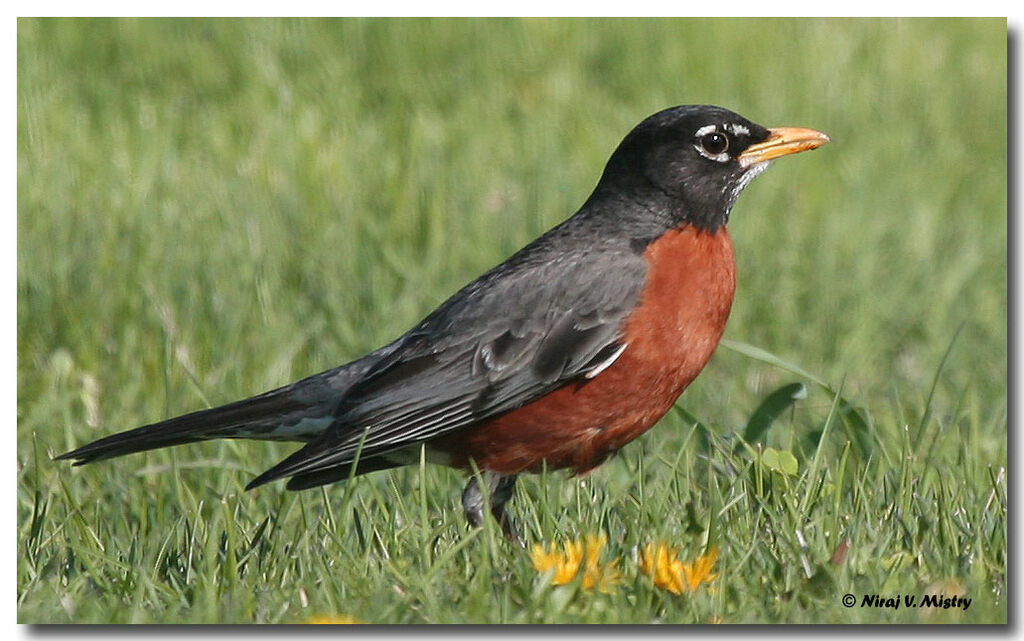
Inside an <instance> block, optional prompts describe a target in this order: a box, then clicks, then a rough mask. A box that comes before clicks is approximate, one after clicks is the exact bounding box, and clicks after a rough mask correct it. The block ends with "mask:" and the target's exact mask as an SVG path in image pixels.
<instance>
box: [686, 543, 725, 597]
mask: <svg viewBox="0 0 1024 641" xmlns="http://www.w3.org/2000/svg"><path fill="white" fill-rule="evenodd" d="M717 560H718V546H717V545H716V546H713V547H712V548H711V549H710V550H708V553H707V554H702V555H701V556H698V557H697V558H696V559H694V560H693V561H691V562H690V563H684V564H683V576H684V577H685V578H686V584H687V585H688V586H689V587H690V592H696V591H697V588H699V587H700V584H701V583H711V582H712V581H714V580H715V579H717V578H718V574H717V573H714V572H712V571H711V569H712V568H713V567H715V561H717Z"/></svg>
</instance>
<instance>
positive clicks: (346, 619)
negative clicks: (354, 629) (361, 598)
mask: <svg viewBox="0 0 1024 641" xmlns="http://www.w3.org/2000/svg"><path fill="white" fill-rule="evenodd" d="M306 623H315V624H320V625H333V624H341V623H362V621H359V620H358V619H356V618H355V617H350V616H348V615H347V614H337V615H333V616H331V615H326V614H321V615H319V616H315V617H313V618H312V619H310V620H309V621H307V622H306Z"/></svg>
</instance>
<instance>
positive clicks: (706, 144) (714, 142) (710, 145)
mask: <svg viewBox="0 0 1024 641" xmlns="http://www.w3.org/2000/svg"><path fill="white" fill-rule="evenodd" d="M700 146H701V147H702V148H703V149H704V151H706V152H707V153H708V155H709V156H717V155H718V154H722V153H725V151H726V150H727V149H728V148H729V137H728V136H726V135H725V134H723V133H721V132H718V131H712V132H711V133H708V134H704V135H703V136H701V137H700Z"/></svg>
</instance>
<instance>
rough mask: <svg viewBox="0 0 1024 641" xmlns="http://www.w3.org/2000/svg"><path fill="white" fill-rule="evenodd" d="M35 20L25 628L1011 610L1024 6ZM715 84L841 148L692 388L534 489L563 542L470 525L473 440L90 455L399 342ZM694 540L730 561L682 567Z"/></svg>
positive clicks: (753, 196)
mask: <svg viewBox="0 0 1024 641" xmlns="http://www.w3.org/2000/svg"><path fill="white" fill-rule="evenodd" d="M17 48H18V62H17V70H18V178H17V186H18V217H17V222H18V226H17V234H18V238H17V240H18V255H17V265H18V274H17V287H18V300H17V328H18V346H17V350H18V352H17V353H18V363H17V375H18V391H17V399H18V401H17V411H18V416H17V420H18V425H17V455H18V480H17V484H18V489H17V514H18V517H17V526H18V563H17V585H18V588H17V597H18V619H19V621H21V622H23V623H42V622H82V623H87V622H88V623H109V622H115V623H121V622H151V623H179V622H180V623H214V622H218V623H220V622H223V623H249V622H270V623H291V622H305V621H313V620H352V619H354V620H357V621H360V622H365V623H479V622H495V623H497V622H503V623H538V622H559V623H584V622H622V623H649V622H664V623H709V622H722V623H770V622H771V623H774V622H790V623H811V622H813V623H819V622H829V623H889V622H901V623H903V622H905V623H918V622H966V623H988V622H1005V621H1006V617H1007V560H1006V559H1007V500H1006V493H1007V479H1006V466H1007V279H1006V274H1007V196H1006V194H1007V175H1006V166H1007V143H1006V140H1007V127H1006V122H1007V113H1006V102H1007V94H1006V78H1007V74H1006V71H1007V68H1006V23H1005V21H1004V20H998V19H996V20H980V19H979V20H553V19H536V20H265V21H261V20H35V19H22V20H19V21H18V45H17ZM683 103H711V104H718V105H722V106H725V107H728V108H731V109H733V110H735V111H738V112H739V113H741V114H743V115H745V116H747V117H749V118H751V119H752V120H755V121H757V122H760V123H761V124H764V125H768V126H776V125H795V126H806V127H813V128H816V129H821V130H823V131H826V132H827V133H829V134H830V135H831V136H832V139H833V142H832V143H831V144H829V145H827V146H825V147H824V148H822V149H820V150H818V151H816V152H814V153H811V154H801V155H799V156H796V157H794V158H792V159H786V160H783V161H782V162H779V163H778V164H777V165H776V166H775V167H773V168H772V169H771V170H770V171H768V172H767V173H766V174H765V175H764V176H762V177H761V178H759V179H758V180H757V181H755V182H754V184H752V185H751V186H750V187H749V188H748V189H747V190H746V191H745V192H744V194H743V196H742V197H741V198H740V200H739V202H738V204H737V206H736V207H735V209H734V210H733V213H732V218H731V221H732V222H731V224H730V232H731V234H732V238H733V242H734V245H735V248H736V255H737V265H738V267H737V271H738V281H739V283H738V289H737V293H736V302H735V304H734V306H733V312H732V317H731V319H730V324H729V327H728V329H727V331H726V341H725V342H724V343H723V345H722V346H721V347H720V348H719V350H718V351H717V353H716V355H715V356H714V358H713V360H712V361H711V363H710V364H709V365H708V367H707V368H706V369H705V371H704V373H703V374H702V375H701V377H700V378H698V379H697V381H696V382H695V383H694V384H693V385H692V386H691V387H690V389H689V390H687V392H686V393H685V394H684V395H683V397H682V398H681V399H680V401H679V403H678V405H677V408H676V409H674V410H673V411H672V412H670V414H669V415H668V416H666V418H665V419H663V420H662V421H661V423H659V425H658V426H657V427H656V428H654V429H653V430H651V431H650V432H648V433H647V434H646V435H644V436H643V437H641V438H639V439H637V440H636V441H634V442H633V443H631V444H630V445H628V446H627V447H626V448H624V449H623V450H622V451H621V452H620V453H619V455H618V456H616V457H615V458H613V459H612V460H610V461H609V462H608V463H606V464H605V465H603V466H602V467H601V468H599V469H598V470H597V471H595V472H594V473H593V474H591V475H589V476H586V477H584V478H580V479H577V478H571V477H568V476H566V475H565V474H564V473H562V472H554V471H552V472H550V473H545V474H541V475H536V476H528V477H523V478H522V479H521V482H520V484H519V486H518V488H517V493H516V497H515V499H514V502H513V504H512V509H513V511H514V513H515V515H516V518H517V520H518V522H519V523H520V525H521V527H522V529H523V531H524V535H525V538H526V539H527V545H528V549H526V550H523V549H520V548H517V547H514V546H512V545H510V544H508V543H507V542H506V541H505V540H504V539H503V538H502V537H501V533H500V531H499V529H498V528H496V527H494V524H493V523H488V527H485V528H484V529H482V530H473V531H470V530H468V529H467V527H466V526H465V525H464V520H463V517H462V514H461V507H460V504H459V496H460V492H461V488H462V486H463V485H464V483H465V475H464V474H462V473H459V472H455V471H452V470H448V469H446V468H440V467H434V466H429V465H421V466H412V467H409V468H405V469H401V470H396V471H391V472H380V473H375V474H371V475H368V476H365V477H361V478H358V479H356V480H355V481H353V482H351V483H347V484H339V485H334V486H330V487H327V488H325V489H323V490H313V491H307V492H301V493H291V492H286V491H285V490H284V488H283V484H271V485H268V486H265V487H261V488H259V489H258V490H256V491H252V492H245V491H244V490H243V487H244V485H245V484H246V482H247V481H248V480H249V479H251V478H252V477H253V476H254V475H256V474H258V473H259V472H261V471H262V470H264V469H266V468H267V467H269V466H270V465H272V464H273V463H275V462H276V461H278V460H279V459H280V458H282V457H283V456H285V455H286V454H287V453H289V452H290V451H292V450H293V449H294V446H293V445H289V444H266V443H259V442H211V443H204V444H196V445H187V446H182V447H178V448H174V449H171V450H165V451H157V452H150V453H146V454H140V455H134V456H131V457H127V458H123V459H117V460H114V461H108V462H103V463H99V464H95V465H90V466H86V467H82V468H72V467H70V466H69V465H67V464H65V463H61V462H56V461H52V460H51V456H53V455H55V454H59V453H61V452H64V451H66V450H68V449H70V448H72V447H74V446H77V445H81V444H83V443H85V442H86V441H89V440H92V439H94V438H97V437H99V436H103V435H106V434H109V433H112V432H115V431H119V430H122V429H127V428H130V427H134V426H137V425H140V424H144V423H148V422H153V421H156V420H159V419H161V418H165V417H169V416H172V415H176V414H180V413H184V412H187V411H191V410H195V409H200V408H203V407H208V406H212V405H217V404H221V403H225V402H229V401H233V400H236V399H239V398H242V397H245V396H249V395H253V394H256V393H259V392H262V391H265V390H267V389H270V388H272V387H276V386H279V385H282V384H285V383H289V382H291V381H293V380H296V379H298V378H300V377H303V376H306V375H309V374H313V373H316V372H319V371H321V370H324V369H327V368H330V367H333V366H335V365H338V364H340V363H343V362H346V361H348V360H350V359H353V358H355V357H358V356H360V355H362V354H364V353H366V352H367V351H369V350H371V349H373V348H375V347H378V346H379V345H381V344H383V343H385V342H387V341H389V340H391V339H393V338H394V337H396V336H398V335H400V334H401V333H402V332H404V331H405V330H406V329H408V328H409V327H411V326H412V325H413V324H414V323H416V322H417V321H418V320H419V319H420V318H422V316H423V315H425V314H426V313H427V312H429V311H430V310H431V309H433V307H434V306H435V305H437V304H438V303H440V302H441V301H442V300H444V299H445V298H446V297H447V296H449V295H450V294H451V293H453V292H454V291H455V290H457V289H458V288H459V287H461V286H462V285H463V284H464V283H466V282H467V281H469V280H470V279H472V278H473V277H474V276H476V275H478V274H479V273H481V272H482V271H484V270H485V269H487V268H489V267H490V266H492V265H494V264H497V263H498V262H500V261H501V260H503V259H504V258H505V257H507V256H508V255H509V254H511V253H512V252H513V251H515V250H516V249H518V248H519V247H521V246H522V245H524V244H525V243H527V242H528V241H529V240H531V239H532V238H534V237H536V236H537V235H539V234H541V233H543V232H544V231H545V230H546V229H548V228H550V227H551V226H553V225H555V224H556V223H558V222H560V221H561V220H563V219H564V218H565V217H567V216H568V215H570V214H571V213H573V212H574V211H575V210H576V208H577V207H578V206H579V205H580V204H581V203H582V202H583V200H584V199H585V198H586V196H587V195H588V194H589V193H590V190H591V189H592V187H593V185H594V184H595V182H596V180H597V178H598V177H599V175H600V172H601V170H602V168H603V163H604V162H605V160H606V159H607V157H608V155H609V154H610V153H611V151H612V150H613V149H614V147H615V145H616V144H617V143H618V142H619V141H620V140H621V138H622V137H623V136H624V135H625V133H626V132H627V131H628V130H629V129H630V128H631V127H632V126H633V125H635V124H636V123H637V122H639V121H640V120H642V119H643V118H644V117H646V116H647V115H649V114H651V113H653V112H655V111H657V110H659V109H661V108H664V107H667V106H671V105H674V104H683ZM588 540H589V541H590V542H591V546H590V547H591V552H594V553H595V554H591V555H589V556H588V555H587V554H586V553H585V552H584V553H583V557H584V559H583V565H584V566H586V569H585V570H581V571H580V572H578V573H574V572H572V571H571V570H572V568H571V567H570V568H565V567H562V568H561V570H562V571H561V572H552V571H547V572H542V571H539V570H538V569H537V567H536V565H535V560H538V559H539V558H540V557H541V556H543V554H542V552H547V553H549V554H554V553H558V552H559V551H563V552H564V546H567V545H568V546H569V547H570V548H572V547H573V546H574V545H576V542H579V544H580V545H583V547H584V548H586V542H587V541H588ZM597 541H603V542H604V543H603V546H602V545H598V544H597V543H596V542H597ZM658 544H664V545H665V546H667V550H666V552H667V554H666V555H665V557H664V558H663V559H662V561H663V565H665V566H666V570H671V569H672V567H675V569H676V570H679V567H680V565H681V564H680V562H683V563H689V564H691V566H690V567H689V568H687V569H689V570H691V571H692V570H693V568H695V567H697V566H698V565H699V563H697V560H698V557H701V556H702V555H704V554H708V555H713V553H714V552H713V551H717V559H712V557H711V556H707V557H705V558H704V560H705V562H706V563H708V564H710V568H705V569H708V570H709V571H708V572H707V573H705V576H704V578H705V579H706V580H705V581H702V582H697V584H696V586H695V587H694V589H690V586H683V589H681V590H678V591H680V594H676V593H674V592H673V591H672V590H670V589H668V588H669V587H671V586H670V585H669V584H668V583H666V582H665V581H664V580H659V581H655V580H653V579H652V577H651V576H649V574H648V573H646V572H644V568H646V567H649V565H650V557H651V555H650V554H648V552H650V551H651V550H653V549H655V548H654V547H648V546H657V545H658ZM534 545H537V546H540V547H539V548H536V549H533V554H532V555H531V547H532V546H534ZM598 548H600V550H598ZM555 556H558V555H557V554H555ZM565 556H571V555H565ZM672 559H677V561H676V562H675V563H674V564H673V563H671V561H672ZM553 560H555V561H557V560H558V559H557V558H555V559H553ZM563 560H564V559H563ZM712 560H713V563H711V561H712ZM557 569H559V568H556V570H557ZM691 575H692V572H691ZM563 579H564V580H563ZM677 587H678V586H677ZM844 595H852V596H853V599H854V605H853V607H847V605H845V604H844ZM876 595H877V596H879V597H881V599H880V600H881V601H882V602H883V604H884V601H885V600H886V599H898V600H899V601H898V602H899V603H900V604H901V607H899V608H898V609H894V608H891V607H873V605H867V604H866V602H868V601H870V602H871V603H872V604H874V603H875V601H874V597H875V596H876ZM925 595H943V596H944V597H963V598H969V599H971V602H970V605H969V607H967V609H966V610H964V609H963V608H962V607H961V608H956V607H954V608H949V609H944V608H942V607H915V606H920V605H921V600H922V599H923V598H924V597H925ZM905 597H914V598H915V599H916V602H915V604H914V606H910V607H908V606H907V605H906V601H904V598H905Z"/></svg>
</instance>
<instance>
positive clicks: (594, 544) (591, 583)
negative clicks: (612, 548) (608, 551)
mask: <svg viewBox="0 0 1024 641" xmlns="http://www.w3.org/2000/svg"><path fill="white" fill-rule="evenodd" d="M606 542H607V539H605V537H604V536H588V537H587V540H586V543H584V542H582V541H566V542H565V543H563V544H562V551H561V552H559V551H558V550H557V548H552V549H551V550H550V551H549V550H547V549H546V548H545V547H544V546H542V545H540V544H535V545H534V546H533V548H532V549H531V550H530V560H531V561H532V562H533V567H534V569H536V570H537V571H538V572H540V573H541V574H544V573H546V572H552V577H551V583H552V585H565V584H567V583H569V582H570V581H572V580H573V579H575V578H576V576H577V575H578V574H579V573H580V570H581V569H582V571H583V579H582V585H583V589H585V590H592V589H594V588H597V589H598V590H600V591H601V592H605V593H607V592H609V591H610V590H611V587H612V586H613V585H615V584H616V583H618V582H619V576H620V575H619V570H618V559H615V560H613V561H612V562H611V563H608V564H606V565H601V562H600V558H601V551H602V550H603V549H604V545H605V543H606Z"/></svg>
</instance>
